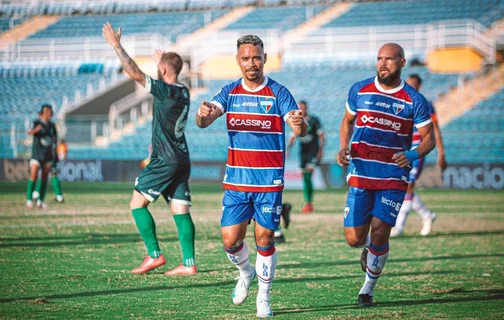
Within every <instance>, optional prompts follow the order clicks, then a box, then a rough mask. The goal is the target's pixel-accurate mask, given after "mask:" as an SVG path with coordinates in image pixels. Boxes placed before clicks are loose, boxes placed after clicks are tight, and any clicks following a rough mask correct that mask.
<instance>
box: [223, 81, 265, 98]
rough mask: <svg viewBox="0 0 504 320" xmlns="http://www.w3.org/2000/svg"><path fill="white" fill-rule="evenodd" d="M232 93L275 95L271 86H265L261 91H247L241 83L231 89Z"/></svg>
mask: <svg viewBox="0 0 504 320" xmlns="http://www.w3.org/2000/svg"><path fill="white" fill-rule="evenodd" d="M230 94H247V95H250V96H266V97H275V95H274V94H273V90H271V88H270V87H268V86H265V87H264V88H262V89H261V90H259V91H247V90H245V88H243V86H242V85H241V84H239V85H237V86H236V87H234V88H233V90H231V92H230Z"/></svg>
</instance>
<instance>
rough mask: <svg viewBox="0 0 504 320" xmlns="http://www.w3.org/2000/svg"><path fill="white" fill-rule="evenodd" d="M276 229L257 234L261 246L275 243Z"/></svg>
mask: <svg viewBox="0 0 504 320" xmlns="http://www.w3.org/2000/svg"><path fill="white" fill-rule="evenodd" d="M274 234H275V233H274V231H271V232H262V233H261V234H256V244H257V245H258V246H260V247H268V246H270V245H272V244H273V243H274V241H275V240H274Z"/></svg>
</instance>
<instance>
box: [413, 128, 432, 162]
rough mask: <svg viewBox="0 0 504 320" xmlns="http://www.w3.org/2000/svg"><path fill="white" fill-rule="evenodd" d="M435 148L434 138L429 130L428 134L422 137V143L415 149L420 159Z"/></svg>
mask: <svg viewBox="0 0 504 320" xmlns="http://www.w3.org/2000/svg"><path fill="white" fill-rule="evenodd" d="M435 147H436V138H435V137H434V130H429V132H428V133H427V134H426V135H424V136H422V142H421V143H420V145H419V146H418V147H417V148H416V151H417V152H418V155H419V157H420V158H423V157H425V156H426V155H427V154H428V153H429V152H431V151H432V150H434V148H435Z"/></svg>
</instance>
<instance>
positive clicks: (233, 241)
mask: <svg viewBox="0 0 504 320" xmlns="http://www.w3.org/2000/svg"><path fill="white" fill-rule="evenodd" d="M222 242H223V243H224V248H225V249H226V251H230V250H233V249H236V248H238V247H239V246H240V245H241V244H242V242H243V240H242V239H237V238H235V237H225V238H223V239H222Z"/></svg>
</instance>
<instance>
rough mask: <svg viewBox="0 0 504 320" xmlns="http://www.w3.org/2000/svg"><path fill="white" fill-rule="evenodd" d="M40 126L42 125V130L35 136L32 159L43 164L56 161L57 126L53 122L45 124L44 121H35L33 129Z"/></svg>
mask: <svg viewBox="0 0 504 320" xmlns="http://www.w3.org/2000/svg"><path fill="white" fill-rule="evenodd" d="M38 125H41V126H42V129H41V130H40V131H39V132H37V133H35V134H34V135H33V145H32V159H35V160H37V161H38V162H40V163H41V164H42V163H43V162H47V161H52V160H54V158H55V156H56V142H57V140H58V134H57V132H56V126H55V125H54V123H52V122H51V121H49V122H45V121H44V120H42V119H37V120H35V121H33V126H32V129H33V128H35V127H37V126H38Z"/></svg>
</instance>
